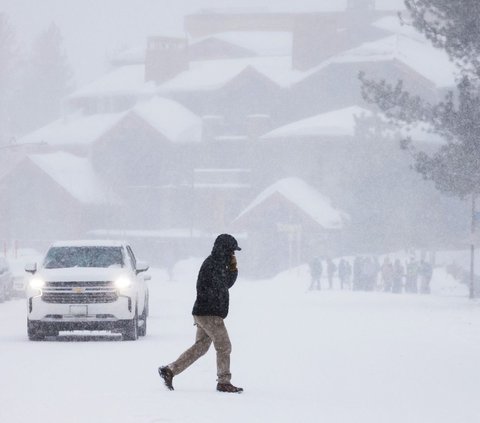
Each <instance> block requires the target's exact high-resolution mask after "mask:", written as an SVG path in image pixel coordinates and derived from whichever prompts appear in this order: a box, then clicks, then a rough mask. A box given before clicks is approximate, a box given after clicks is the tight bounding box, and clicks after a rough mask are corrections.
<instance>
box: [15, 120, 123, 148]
mask: <svg viewBox="0 0 480 423" xmlns="http://www.w3.org/2000/svg"><path fill="white" fill-rule="evenodd" d="M124 116H125V113H104V114H98V115H88V116H84V115H82V114H81V113H76V114H72V115H69V116H66V117H64V118H60V119H57V120H56V121H54V122H52V123H50V124H48V125H46V126H44V127H42V128H40V129H37V130H36V131H33V132H30V133H29V134H27V135H25V136H24V137H22V138H21V139H20V140H19V141H18V143H19V144H38V143H46V144H48V145H51V146H63V145H73V144H81V145H87V144H91V143H93V142H94V141H96V140H97V139H98V138H99V137H100V136H102V135H103V134H105V133H106V132H107V131H108V130H110V129H111V128H113V127H114V126H115V125H116V124H117V123H118V122H119V121H120V120H121V119H122V118H123V117H124Z"/></svg>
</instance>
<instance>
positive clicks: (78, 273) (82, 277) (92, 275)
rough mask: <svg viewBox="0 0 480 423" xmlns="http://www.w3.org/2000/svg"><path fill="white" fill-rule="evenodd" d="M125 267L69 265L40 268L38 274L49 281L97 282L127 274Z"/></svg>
mask: <svg viewBox="0 0 480 423" xmlns="http://www.w3.org/2000/svg"><path fill="white" fill-rule="evenodd" d="M128 273H129V272H128V270H127V269H126V268H119V267H108V268H103V267H69V268H61V269H44V268H42V269H40V271H39V272H38V276H40V277H41V278H43V279H45V280H46V281H51V282H56V281H58V282H60V281H61V282H76V281H85V282H98V281H112V280H115V279H116V278H118V277H119V276H122V275H125V274H128Z"/></svg>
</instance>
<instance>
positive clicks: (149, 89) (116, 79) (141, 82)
mask: <svg viewBox="0 0 480 423" xmlns="http://www.w3.org/2000/svg"><path fill="white" fill-rule="evenodd" d="M154 93H155V83H154V82H153V81H150V82H145V65H144V64H134V65H126V66H121V67H118V68H116V69H114V70H113V71H111V72H109V73H107V74H105V75H102V76H101V77H100V78H97V79H96V80H94V81H92V82H91V83H89V84H86V85H84V86H83V87H81V88H79V89H78V90H77V91H75V92H74V93H72V94H71V95H70V96H69V97H68V98H70V99H75V98H83V97H102V96H104V97H108V96H127V95H133V96H138V95H149V94H150V95H153V94H154Z"/></svg>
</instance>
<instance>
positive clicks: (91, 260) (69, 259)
mask: <svg viewBox="0 0 480 423" xmlns="http://www.w3.org/2000/svg"><path fill="white" fill-rule="evenodd" d="M123 264H124V260H123V254H122V248H121V247H52V248H50V250H49V251H48V253H47V256H46V257H45V261H44V263H43V265H44V267H45V268H46V269H60V268H65V267H123Z"/></svg>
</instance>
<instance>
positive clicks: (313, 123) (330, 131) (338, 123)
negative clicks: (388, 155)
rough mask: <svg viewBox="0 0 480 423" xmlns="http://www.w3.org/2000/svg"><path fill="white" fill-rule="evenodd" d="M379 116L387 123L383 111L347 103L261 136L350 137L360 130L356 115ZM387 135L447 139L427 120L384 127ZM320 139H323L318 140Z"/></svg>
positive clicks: (416, 139) (420, 139) (435, 140)
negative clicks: (427, 122)
mask: <svg viewBox="0 0 480 423" xmlns="http://www.w3.org/2000/svg"><path fill="white" fill-rule="evenodd" d="M373 116H377V117H378V119H380V120H382V121H383V122H384V123H385V124H388V121H389V120H388V118H387V117H386V116H385V115H384V114H382V113H374V112H372V111H371V110H368V109H365V108H363V107H359V106H351V107H345V108H343V109H339V110H333V111H330V112H326V113H321V114H319V115H316V116H312V117H309V118H307V119H302V120H299V121H296V122H293V123H290V124H288V125H284V126H281V127H280V128H277V129H274V130H273V131H270V132H268V133H266V134H265V135H263V136H262V137H260V139H261V140H265V141H270V140H281V139H290V140H295V139H299V138H322V137H324V138H327V139H331V138H335V137H341V138H347V137H354V136H355V134H356V131H357V119H359V118H369V117H373ZM385 130H386V131H387V132H386V133H385V135H386V136H389V135H390V136H394V137H410V138H412V141H413V142H416V143H430V144H436V145H441V144H444V143H445V140H444V139H443V138H442V137H441V136H440V135H438V134H435V133H434V131H433V130H432V127H431V126H430V125H428V124H426V123H412V124H410V125H408V126H403V127H401V128H396V127H395V126H391V127H390V128H385ZM319 141H321V139H320V140H319Z"/></svg>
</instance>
